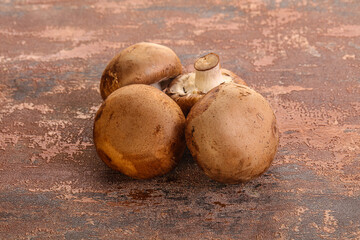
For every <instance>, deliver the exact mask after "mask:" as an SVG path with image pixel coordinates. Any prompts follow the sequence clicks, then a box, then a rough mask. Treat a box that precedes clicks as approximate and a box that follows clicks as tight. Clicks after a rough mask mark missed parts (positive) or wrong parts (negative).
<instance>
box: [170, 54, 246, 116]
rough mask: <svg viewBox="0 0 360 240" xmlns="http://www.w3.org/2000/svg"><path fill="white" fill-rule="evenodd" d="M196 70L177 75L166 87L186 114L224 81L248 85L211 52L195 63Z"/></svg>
mask: <svg viewBox="0 0 360 240" xmlns="http://www.w3.org/2000/svg"><path fill="white" fill-rule="evenodd" d="M194 68H195V72H191V73H187V74H183V75H180V76H178V77H176V78H175V79H174V80H173V81H172V82H171V83H170V84H169V86H168V88H167V89H166V93H167V94H168V95H169V96H170V97H171V98H172V99H174V100H175V101H176V102H177V103H178V104H179V106H180V107H181V109H182V110H183V112H184V114H185V115H186V114H188V112H189V111H190V109H191V107H192V106H193V105H194V104H195V103H196V102H197V101H198V100H199V99H200V98H202V97H203V96H204V95H205V94H206V93H207V92H208V91H210V90H211V89H213V88H214V87H216V86H218V85H220V84H221V83H223V82H235V83H239V84H243V85H246V83H245V81H244V80H242V79H241V78H240V77H239V76H237V75H236V74H235V73H233V72H231V71H229V70H227V69H224V68H221V67H220V58H219V56H218V55H217V54H215V53H209V54H207V55H205V56H203V57H201V58H199V59H198V60H196V62H195V64H194Z"/></svg>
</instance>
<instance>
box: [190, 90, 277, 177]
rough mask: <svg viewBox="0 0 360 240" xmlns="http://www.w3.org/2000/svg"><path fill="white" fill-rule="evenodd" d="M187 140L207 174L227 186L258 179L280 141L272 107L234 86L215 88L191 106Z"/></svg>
mask: <svg viewBox="0 0 360 240" xmlns="http://www.w3.org/2000/svg"><path fill="white" fill-rule="evenodd" d="M185 137H186V142H187V145H188V148H189V150H190V152H191V154H192V156H193V157H194V159H195V160H196V161H197V163H198V165H199V166H200V167H201V168H202V169H203V170H204V172H205V174H206V175H208V176H209V177H210V178H212V179H214V180H216V181H219V182H223V183H239V182H244V181H249V180H251V179H253V178H255V177H257V176H260V175H261V174H262V173H264V172H265V171H266V170H267V169H268V168H269V166H270V164H271V162H272V161H273V159H274V157H275V154H276V150H277V146H278V142H279V133H278V129H277V127H276V118H275V115H274V112H273V110H272V108H271V107H270V105H269V103H268V102H267V101H266V100H265V98H264V97H262V96H261V95H260V94H259V93H257V92H255V91H254V90H252V89H250V88H249V87H246V86H244V85H239V84H235V83H223V84H221V85H220V86H218V87H216V88H213V89H212V90H211V91H210V92H208V93H207V94H206V95H205V96H204V97H203V98H202V99H200V100H199V101H198V102H197V103H196V104H195V105H194V106H193V107H192V109H191V111H190V113H189V115H188V117H187V120H186V127H185Z"/></svg>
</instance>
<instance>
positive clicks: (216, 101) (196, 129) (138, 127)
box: [94, 42, 279, 183]
mask: <svg viewBox="0 0 360 240" xmlns="http://www.w3.org/2000/svg"><path fill="white" fill-rule="evenodd" d="M194 69H195V71H194V72H191V73H185V74H181V73H182V66H181V62H180V60H179V58H178V57H177V55H176V54H175V53H174V52H173V51H172V50H171V49H170V48H168V47H165V46H162V45H158V44H154V43H145V42H143V43H138V44H135V45H132V46H130V47H128V48H126V49H125V50H123V51H122V52H120V53H119V54H118V55H117V56H115V57H114V58H113V59H112V60H111V61H110V62H109V64H108V65H107V66H106V68H105V70H104V72H103V74H102V77H101V82H100V93H101V96H102V98H103V99H104V102H103V104H102V105H101V107H100V108H99V110H98V112H97V114H96V117H95V123H94V143H95V147H96V150H97V153H98V155H99V157H100V158H101V159H102V160H103V161H104V162H105V163H106V164H107V165H108V166H110V167H111V168H113V169H115V170H118V171H120V172H121V173H123V174H125V175H127V176H130V177H132V178H135V179H146V178H152V177H156V176H161V175H164V174H166V173H168V172H169V171H171V170H172V169H173V168H174V167H175V166H176V164H177V162H178V161H179V160H180V159H181V157H182V155H183V152H184V149H185V147H186V145H187V146H188V148H189V150H190V152H191V155H192V156H193V158H194V159H195V160H196V162H197V163H198V165H199V166H200V168H201V169H203V171H204V172H205V174H206V175H207V176H209V177H210V178H212V179H213V180H216V181H219V182H223V183H239V182H245V181H249V180H251V179H254V178H256V177H258V176H260V175H261V174H262V173H264V172H265V171H266V170H267V169H268V168H269V167H270V164H271V162H272V161H273V159H274V157H275V154H276V151H277V146H278V142H279V133H278V130H277V126H276V118H275V115H274V112H273V110H272V108H271V106H270V104H269V103H268V102H267V101H266V99H265V98H264V97H262V96H261V95H260V94H259V93H257V92H256V91H254V90H253V89H251V88H249V87H247V86H246V83H245V81H244V80H242V79H241V78H240V77H238V76H237V75H236V74H234V73H233V72H231V71H229V70H227V69H224V68H221V65H220V58H219V56H218V55H217V54H215V53H210V54H207V55H205V56H203V57H201V58H199V59H197V60H196V61H195V64H194ZM186 115H187V117H186V118H185V116H186Z"/></svg>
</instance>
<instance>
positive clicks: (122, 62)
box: [100, 42, 182, 100]
mask: <svg viewBox="0 0 360 240" xmlns="http://www.w3.org/2000/svg"><path fill="white" fill-rule="evenodd" d="M181 71H182V66H181V62H180V59H179V58H178V56H177V55H176V54H175V52H174V51H173V50H171V49H170V48H168V47H166V46H163V45H159V44H155V43H148V42H141V43H136V44H134V45H132V46H130V47H128V48H126V49H124V50H123V51H121V52H120V53H119V54H118V55H116V56H115V57H114V58H113V59H112V60H111V61H110V62H109V64H108V65H107V66H106V68H105V70H104V72H103V74H102V76H101V82H100V93H101V97H102V98H103V99H104V100H105V99H106V98H107V97H108V96H109V95H110V94H111V93H112V92H113V91H115V90H116V89H118V88H120V87H123V86H126V85H130V84H153V83H157V82H160V81H164V80H168V79H171V78H174V77H176V76H178V75H179V74H181Z"/></svg>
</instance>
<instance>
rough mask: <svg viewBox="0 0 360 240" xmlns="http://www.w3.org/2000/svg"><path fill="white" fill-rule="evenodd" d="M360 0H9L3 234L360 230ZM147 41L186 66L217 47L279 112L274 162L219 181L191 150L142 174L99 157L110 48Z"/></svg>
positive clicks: (1, 117)
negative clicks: (239, 178) (97, 133)
mask: <svg viewBox="0 0 360 240" xmlns="http://www.w3.org/2000/svg"><path fill="white" fill-rule="evenodd" d="M359 12H360V2H359V1H358V0H334V1H323V0H321V1H314V0H243V1H231V0H228V1H218V0H212V1H207V2H205V1H167V0H161V1H147V0H146V1H145V0H136V1H135V0H131V1H130V0H125V1H110V0H106V1H95V0H87V1H86V0H81V1H65V0H54V1H45V0H44V1H43V0H13V1H11V0H3V1H1V2H0V238H1V239H46V238H52V239H54V238H55V239H64V238H65V239H82V238H84V239H98V238H99V239H111V238H122V239H140V238H144V239H178V238H179V239H239V238H241V239H360V207H359V206H360V15H359ZM140 41H151V42H155V43H160V44H165V45H167V46H169V47H171V48H172V49H174V51H175V52H176V53H177V54H178V55H179V57H180V59H181V60H182V63H183V65H184V66H185V69H187V70H191V69H192V66H191V65H192V63H193V61H194V59H195V58H197V57H199V56H201V55H202V54H204V53H208V52H210V51H214V52H216V53H218V54H219V55H220V56H221V59H222V66H223V67H225V68H227V69H229V70H232V71H234V72H235V73H237V74H239V75H240V76H241V77H243V78H244V79H245V80H246V82H247V83H248V85H249V86H251V87H253V88H254V89H256V90H257V91H259V92H260V93H262V94H263V95H264V96H265V97H266V98H267V99H268V100H269V101H270V103H271V105H272V107H273V108H274V109H275V111H276V116H277V119H278V124H279V129H280V133H281V142H280V147H279V151H278V154H277V156H276V159H275V161H274V164H273V165H272V167H271V168H270V169H269V171H268V172H267V173H266V174H265V175H264V176H262V177H260V178H258V179H256V180H254V181H252V182H249V183H247V184H241V185H222V184H219V183H216V182H213V181H211V180H209V179H208V178H207V177H206V176H205V175H204V174H203V173H202V172H201V171H200V169H199V167H198V166H197V165H196V164H195V163H194V162H193V160H192V159H191V156H190V155H189V153H186V154H185V156H184V158H183V161H182V162H181V163H180V164H179V166H178V167H177V168H176V169H175V170H174V171H172V172H171V173H170V174H168V175H166V176H164V177H159V178H156V179H153V180H147V181H136V180H132V179H129V178H127V177H125V176H123V175H121V174H119V173H117V172H115V171H112V170H111V169H109V168H108V167H107V166H106V165H105V164H103V163H102V162H101V160H100V159H99V158H98V157H97V155H96V152H95V149H94V146H93V142H92V124H93V118H94V115H95V112H96V110H97V109H98V107H99V106H100V104H101V97H100V94H99V90H98V85H99V81H100V76H101V74H102V71H103V69H104V68H105V66H106V64H107V62H108V61H109V60H110V59H111V58H112V57H113V55H115V54H116V53H117V52H119V51H120V50H121V49H123V48H124V47H126V46H129V45H131V44H134V43H136V42H140Z"/></svg>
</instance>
